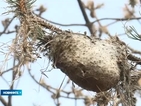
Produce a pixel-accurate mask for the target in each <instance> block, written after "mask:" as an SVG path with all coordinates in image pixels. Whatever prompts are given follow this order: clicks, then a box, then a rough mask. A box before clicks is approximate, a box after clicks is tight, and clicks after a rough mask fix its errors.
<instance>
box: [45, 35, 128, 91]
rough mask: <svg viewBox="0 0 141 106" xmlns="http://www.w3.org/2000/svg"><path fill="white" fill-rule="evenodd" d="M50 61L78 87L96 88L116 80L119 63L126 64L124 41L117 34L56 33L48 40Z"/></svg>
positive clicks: (100, 88) (102, 87) (95, 89)
mask: <svg viewBox="0 0 141 106" xmlns="http://www.w3.org/2000/svg"><path fill="white" fill-rule="evenodd" d="M47 42H48V45H49V48H48V49H49V54H48V55H49V56H50V57H51V58H52V60H53V62H54V65H55V66H56V67H57V68H59V69H60V70H61V71H62V72H63V73H65V74H66V75H67V76H68V77H69V78H70V79H71V80H72V81H73V82H74V83H76V84H77V85H79V86H80V87H82V88H84V89H86V90H91V91H94V92H100V91H105V90H108V89H110V88H112V87H115V85H116V84H117V83H118V81H119V79H120V72H121V68H120V67H119V64H118V63H119V62H120V64H122V65H125V64H127V49H126V45H125V44H124V43H123V42H122V41H120V40H119V39H118V38H117V37H113V38H110V39H107V40H100V39H96V38H93V39H91V38H89V37H88V36H86V35H82V34H73V33H66V34H57V35H55V36H53V37H52V39H50V41H49V40H48V41H47Z"/></svg>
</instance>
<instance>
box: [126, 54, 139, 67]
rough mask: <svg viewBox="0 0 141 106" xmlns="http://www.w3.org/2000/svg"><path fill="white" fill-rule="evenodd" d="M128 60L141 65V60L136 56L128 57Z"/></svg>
mask: <svg viewBox="0 0 141 106" xmlns="http://www.w3.org/2000/svg"><path fill="white" fill-rule="evenodd" d="M127 58H128V59H129V60H131V61H133V62H136V63H137V64H139V65H141V58H138V57H136V56H134V55H131V54H130V55H128V56H127Z"/></svg>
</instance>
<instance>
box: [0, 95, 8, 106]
mask: <svg viewBox="0 0 141 106" xmlns="http://www.w3.org/2000/svg"><path fill="white" fill-rule="evenodd" d="M0 101H1V103H2V104H3V105H4V106H8V104H7V102H6V101H5V99H4V98H3V97H2V96H0Z"/></svg>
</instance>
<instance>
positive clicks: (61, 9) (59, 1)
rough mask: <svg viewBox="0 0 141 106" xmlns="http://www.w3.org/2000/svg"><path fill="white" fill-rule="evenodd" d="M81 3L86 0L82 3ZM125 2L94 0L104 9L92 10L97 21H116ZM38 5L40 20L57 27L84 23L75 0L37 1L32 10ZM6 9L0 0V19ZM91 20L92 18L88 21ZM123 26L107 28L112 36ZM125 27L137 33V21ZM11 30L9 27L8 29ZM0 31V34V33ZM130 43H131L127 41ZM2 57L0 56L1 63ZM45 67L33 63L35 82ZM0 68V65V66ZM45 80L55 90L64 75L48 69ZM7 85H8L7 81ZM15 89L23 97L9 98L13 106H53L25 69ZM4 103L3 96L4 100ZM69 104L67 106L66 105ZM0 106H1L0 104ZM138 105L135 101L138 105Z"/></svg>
mask: <svg viewBox="0 0 141 106" xmlns="http://www.w3.org/2000/svg"><path fill="white" fill-rule="evenodd" d="M84 1H85V2H86V1H87V0H84ZM125 1H126V2H127V0H95V4H98V3H105V6H104V7H103V8H101V9H100V10H98V11H96V13H97V16H98V18H106V17H107V18H108V17H110V18H112V17H113V18H116V17H119V18H120V17H122V16H123V12H122V9H123V7H124V4H125ZM40 5H44V6H45V7H47V12H46V13H44V14H43V17H44V18H46V19H48V20H51V21H54V22H58V23H61V24H71V23H81V24H83V23H84V19H83V16H82V14H81V11H80V9H79V6H78V3H77V0H37V2H36V3H35V4H34V9H36V8H38V7H39V6H40ZM6 10H7V9H6V3H4V0H0V14H1V15H0V20H2V19H5V18H7V17H9V16H11V15H10V14H9V15H2V13H3V12H5V11H6ZM136 10H137V15H138V16H140V14H139V11H140V6H139V5H137V6H136ZM91 20H93V19H91ZM107 23H109V21H102V25H106V24H107ZM124 24H125V22H119V23H118V24H115V25H112V26H110V27H109V30H110V32H111V33H112V34H113V35H115V34H116V33H117V34H118V33H120V34H121V33H124V28H123V27H124ZM127 25H133V26H134V27H135V28H136V29H137V30H138V31H140V26H139V24H138V22H137V21H133V22H132V23H131V22H130V23H129V22H127ZM10 27H11V28H12V26H10ZM59 27H60V28H62V29H70V30H72V31H73V32H81V33H83V32H85V31H86V32H87V33H88V34H89V32H88V29H87V28H85V27H78V26H76V27H61V26H59ZM0 29H1V30H2V25H0ZM1 30H0V31H1ZM12 38H13V36H12V35H5V36H4V35H3V36H1V37H0V39H1V40H0V41H1V42H0V43H2V42H7V41H10V40H11V39H12ZM121 39H122V40H124V41H126V42H127V44H129V45H130V46H132V47H134V48H136V49H138V50H139V47H138V46H137V45H139V42H138V41H133V40H130V39H128V38H127V37H125V36H121ZM131 41H132V42H131ZM2 58H3V59H4V57H2V56H1V57H0V59H1V60H2ZM47 64H48V61H47V59H39V60H38V61H37V62H36V63H35V64H33V65H32V73H33V75H34V76H35V78H36V79H38V80H39V79H40V77H41V73H40V69H41V68H44V67H46V65H47ZM0 65H1V63H0ZM10 66H11V64H10V62H9V64H8V67H9V68H10ZM46 74H47V76H48V77H49V78H46V77H45V80H46V82H47V83H48V84H51V85H53V87H57V88H59V86H60V84H61V82H62V80H63V78H64V74H63V73H62V72H61V71H60V70H57V69H56V70H52V71H51V72H48V73H46ZM4 77H5V78H6V79H7V80H8V81H10V80H11V77H10V73H9V74H5V76H4ZM9 83H11V82H9ZM7 88H8V86H7V84H6V83H5V82H4V81H3V79H2V78H0V89H7ZM16 89H22V91H23V95H22V96H17V97H13V106H19V104H20V106H25V105H26V106H32V105H33V104H36V105H38V106H54V103H53V101H52V99H50V93H48V92H47V91H46V90H45V89H42V88H41V87H39V86H38V85H37V84H35V82H34V81H33V80H31V78H30V76H29V75H28V73H27V71H26V70H25V71H24V73H23V76H22V77H21V78H20V82H19V84H18V87H16ZM86 93H88V94H89V95H93V93H91V92H89V91H86ZM4 98H5V99H6V100H7V97H4ZM68 104H69V105H68ZM0 106H2V104H1V103H0ZM61 106H74V102H73V101H72V100H63V99H62V105H61ZM78 106H83V102H78ZM137 106H140V105H139V102H138V105H137Z"/></svg>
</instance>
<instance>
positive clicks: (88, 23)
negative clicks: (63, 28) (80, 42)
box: [77, 0, 95, 35]
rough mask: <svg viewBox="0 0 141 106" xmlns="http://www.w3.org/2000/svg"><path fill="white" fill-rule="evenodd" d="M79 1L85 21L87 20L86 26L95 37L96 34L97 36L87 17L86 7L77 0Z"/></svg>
mask: <svg viewBox="0 0 141 106" xmlns="http://www.w3.org/2000/svg"><path fill="white" fill-rule="evenodd" d="M77 1H78V4H79V7H80V9H81V12H82V14H83V17H84V19H85V22H86V25H87V27H88V29H89V31H90V33H91V34H92V35H94V34H95V31H94V26H93V23H91V22H90V20H89V18H88V16H87V13H86V11H85V7H84V5H83V3H82V1H81V0H77Z"/></svg>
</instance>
